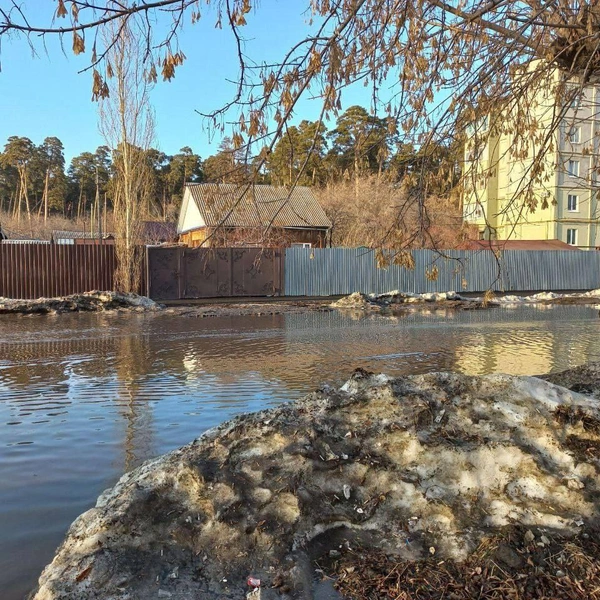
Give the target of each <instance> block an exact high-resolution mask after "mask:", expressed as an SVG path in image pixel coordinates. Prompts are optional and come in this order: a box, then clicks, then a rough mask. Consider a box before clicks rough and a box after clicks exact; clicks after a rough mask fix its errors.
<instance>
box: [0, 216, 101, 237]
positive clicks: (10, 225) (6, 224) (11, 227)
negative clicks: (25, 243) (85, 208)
mask: <svg viewBox="0 0 600 600" xmlns="http://www.w3.org/2000/svg"><path fill="white" fill-rule="evenodd" d="M0 226H1V227H2V230H3V231H4V232H5V233H6V234H7V235H8V237H9V238H10V239H19V238H21V239H36V240H49V239H50V237H51V235H52V232H53V231H90V220H89V219H68V218H66V217H64V216H62V215H51V216H49V217H48V220H47V221H44V217H43V216H42V215H32V216H31V221H29V220H28V219H27V216H26V215H21V219H20V220H17V219H16V217H14V216H13V215H10V214H9V213H6V212H0ZM107 227H108V231H112V215H109V219H108V221H107ZM103 229H104V224H103ZM94 231H96V228H94Z"/></svg>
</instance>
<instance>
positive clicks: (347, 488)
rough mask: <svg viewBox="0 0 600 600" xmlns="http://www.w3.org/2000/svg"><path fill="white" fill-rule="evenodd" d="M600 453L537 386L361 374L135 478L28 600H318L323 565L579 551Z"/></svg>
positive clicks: (219, 432) (525, 380)
mask: <svg viewBox="0 0 600 600" xmlns="http://www.w3.org/2000/svg"><path fill="white" fill-rule="evenodd" d="M599 448H600V410H599V408H598V402H597V400H595V399H593V398H591V397H588V396H585V395H582V394H578V393H576V392H573V391H570V390H568V389H566V388H563V387H559V386H557V385H554V384H552V383H549V382H547V381H543V380H541V379H536V378H531V377H510V376H506V375H491V376H484V377H468V376H465V375H459V374H452V373H435V374H429V375H419V376H411V377H406V378H399V379H391V378H388V377H386V376H384V375H379V376H373V375H369V374H367V373H364V372H356V373H355V374H354V376H353V377H352V379H351V380H350V381H349V382H348V383H346V384H345V385H344V386H343V387H342V388H341V389H339V390H331V389H323V390H321V391H319V392H315V393H313V394H311V395H309V396H307V397H306V398H304V399H303V400H300V401H298V402H296V403H292V404H286V405H282V406H280V407H277V408H273V409H270V410H267V411H262V412H259V413H255V414H252V415H246V416H242V417H238V418H236V419H234V420H233V421H230V422H228V423H225V424H224V425H222V426H220V427H218V428H216V429H213V430H211V431H209V432H207V433H206V434H205V435H203V436H202V437H200V438H199V439H197V440H196V441H194V442H193V443H191V444H189V445H187V446H184V447H183V448H181V449H179V450H176V451H174V452H171V453H169V454H167V455H165V456H162V457H160V458H157V459H155V460H153V461H150V462H148V463H146V464H144V465H142V466H141V467H139V468H138V469H136V470H135V471H133V472H131V473H129V474H127V475H125V476H124V477H123V478H122V479H121V480H120V481H119V482H118V483H117V484H116V485H115V487H114V488H112V489H110V490H107V491H106V492H105V493H104V494H103V495H102V496H101V497H100V498H99V500H98V502H97V504H96V507H95V508H92V509H91V510H89V511H88V512H86V513H84V514H83V515H82V516H81V517H79V518H78V519H77V520H76V521H75V523H74V524H73V525H72V526H71V528H70V530H69V532H68V534H67V537H66V539H65V541H64V543H63V544H62V545H61V547H60V548H59V549H58V551H57V554H56V557H55V559H54V561H53V562H52V563H51V564H50V565H49V566H48V567H47V568H46V569H45V571H44V572H43V574H42V576H41V577H40V580H39V588H38V590H37V592H36V593H35V595H34V599H35V600H58V599H59V598H60V599H61V600H86V599H91V598H95V599H107V600H108V599H109V598H110V599H111V600H112V599H115V600H116V599H123V600H125V599H128V600H137V599H140V600H141V599H146V598H157V597H158V598H160V597H164V598H172V599H173V600H183V599H184V598H185V599H188V598H202V599H215V600H216V599H218V598H221V599H224V598H230V599H238V598H239V599H242V598H245V597H246V594H247V593H248V592H249V591H250V589H251V587H249V584H248V582H249V581H250V586H254V585H256V582H260V590H261V592H262V594H261V595H260V597H261V598H263V600H264V599H268V598H292V597H294V598H311V597H314V594H315V588H314V586H315V585H320V584H317V583H315V582H316V581H317V580H318V578H316V577H315V573H316V568H317V567H316V566H315V565H317V564H322V560H327V559H328V558H331V557H332V556H334V557H335V556H340V555H342V558H343V557H344V556H346V553H348V556H351V553H352V552H353V551H354V549H355V548H357V547H360V548H362V549H363V551H364V550H365V549H366V551H367V552H368V551H369V548H371V549H373V551H375V550H376V551H377V552H385V553H389V554H392V555H394V556H397V559H398V560H411V561H424V560H431V557H432V556H434V557H435V561H436V563H435V564H438V563H439V564H442V563H444V561H446V563H445V564H450V563H451V562H456V563H457V564H462V563H461V561H465V560H468V558H469V556H470V554H471V553H472V552H474V549H475V548H477V547H478V545H480V544H481V543H482V540H485V539H486V538H487V536H490V535H494V534H495V533H497V532H500V531H505V530H506V529H507V528H511V527H515V526H517V527H521V526H522V527H524V528H525V530H526V531H528V532H529V533H527V536H529V537H527V536H526V538H527V539H528V540H530V542H531V543H532V544H533V546H534V547H535V546H536V544H537V545H538V546H539V545H540V544H541V546H544V545H545V543H546V542H545V540H546V539H549V538H547V537H546V536H549V537H552V536H553V535H555V534H556V532H558V534H559V535H560V536H561V539H574V538H576V537H577V536H578V535H581V534H582V532H583V531H588V530H589V531H592V528H593V527H594V526H595V524H596V522H597V520H598V510H599V507H598V504H597V498H598V494H599V493H600V478H599V475H598V468H599V466H600V459H599V455H598V449H599ZM585 535H587V534H585ZM588 537H590V536H589V535H588ZM414 568H415V567H412V571H411V572H413V573H414ZM568 568H569V565H568V564H566V565H565V566H564V569H565V571H568ZM480 571H481V569H480ZM249 578H251V579H249ZM584 583H585V582H584ZM498 597H499V596H498ZM585 597H589V596H585Z"/></svg>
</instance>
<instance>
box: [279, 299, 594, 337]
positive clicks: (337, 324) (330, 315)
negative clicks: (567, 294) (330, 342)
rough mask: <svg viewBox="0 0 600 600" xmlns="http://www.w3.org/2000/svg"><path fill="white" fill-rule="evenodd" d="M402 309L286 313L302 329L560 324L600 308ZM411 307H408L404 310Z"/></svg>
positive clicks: (288, 322) (292, 327) (290, 326)
mask: <svg viewBox="0 0 600 600" xmlns="http://www.w3.org/2000/svg"><path fill="white" fill-rule="evenodd" d="M398 306H399V307H400V308H401V310H400V311H399V312H397V313H395V314H392V313H389V314H385V313H384V314H381V313H380V312H379V311H376V310H374V311H370V310H368V309H367V310H353V309H344V310H338V309H334V310H331V311H326V312H306V313H288V314H286V315H284V317H285V328H286V330H288V331H290V332H293V331H300V330H304V329H307V330H308V329H310V330H312V329H319V328H323V329H325V328H340V329H342V328H345V327H348V326H349V325H352V327H365V328H372V327H374V326H375V327H376V326H378V325H380V326H382V327H386V326H387V325H388V324H390V323H397V324H398V325H402V324H407V325H419V324H430V325H439V326H441V327H449V326H451V325H452V324H456V325H460V326H464V325H475V324H494V323H515V324H516V323H519V322H523V321H549V323H552V322H555V323H556V324H557V325H559V324H560V322H561V321H562V320H563V319H564V318H569V319H573V318H575V317H576V318H581V319H582V320H587V319H588V318H589V317H590V316H596V315H597V314H598V309H597V308H595V307H594V306H585V305H582V306H577V307H573V306H565V305H560V304H555V305H552V304H547V305H546V304H537V305H536V304H531V305H527V304H525V305H512V306H499V307H492V308H488V309H478V310H460V309H451V308H444V306H443V304H441V305H437V306H436V307H434V306H428V305H427V303H425V304H424V305H416V306H417V307H418V308H416V309H415V305H414V304H413V305H411V304H407V305H402V304H400V305H398ZM403 306H404V307H407V310H404V308H403Z"/></svg>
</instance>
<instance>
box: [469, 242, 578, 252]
mask: <svg viewBox="0 0 600 600" xmlns="http://www.w3.org/2000/svg"><path fill="white" fill-rule="evenodd" d="M459 249H461V250H578V249H579V248H577V246H571V245H570V244H567V243H565V242H561V241H560V240H469V241H467V242H464V243H463V244H461V245H460V246H459Z"/></svg>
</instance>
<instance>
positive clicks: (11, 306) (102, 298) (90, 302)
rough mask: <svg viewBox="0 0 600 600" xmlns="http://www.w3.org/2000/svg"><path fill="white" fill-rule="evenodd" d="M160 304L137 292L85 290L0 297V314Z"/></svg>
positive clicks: (138, 308)
mask: <svg viewBox="0 0 600 600" xmlns="http://www.w3.org/2000/svg"><path fill="white" fill-rule="evenodd" d="M161 308H162V306H161V305H160V304H157V303H156V302H154V300H150V298H146V297H145V296H138V295H137V294H122V293H120V292H96V291H94V292H86V293H84V294H73V295H71V296H61V297H58V298H38V299H37V300H13V299H10V298H0V314H5V313H22V314H46V313H62V312H78V311H105V310H117V309H129V310H135V311H156V310H160V309H161Z"/></svg>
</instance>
